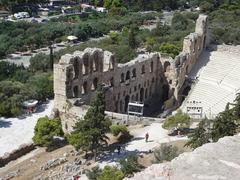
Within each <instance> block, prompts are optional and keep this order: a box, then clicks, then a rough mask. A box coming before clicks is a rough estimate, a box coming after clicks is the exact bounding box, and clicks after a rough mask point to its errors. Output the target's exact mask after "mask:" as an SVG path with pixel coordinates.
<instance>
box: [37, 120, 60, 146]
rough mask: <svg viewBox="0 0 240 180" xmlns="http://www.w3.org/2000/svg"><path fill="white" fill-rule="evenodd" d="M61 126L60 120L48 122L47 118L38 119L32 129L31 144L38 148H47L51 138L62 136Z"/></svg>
mask: <svg viewBox="0 0 240 180" xmlns="http://www.w3.org/2000/svg"><path fill="white" fill-rule="evenodd" d="M62 135H63V131H62V126H61V121H60V119H53V120H50V119H49V118H48V117H42V118H39V119H38V122H37V124H36V126H35V128H34V136H33V142H34V144H36V145H39V146H49V145H50V144H51V142H52V140H53V136H62Z"/></svg>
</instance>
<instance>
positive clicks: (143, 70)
mask: <svg viewBox="0 0 240 180" xmlns="http://www.w3.org/2000/svg"><path fill="white" fill-rule="evenodd" d="M144 73H145V66H144V65H142V74H144Z"/></svg>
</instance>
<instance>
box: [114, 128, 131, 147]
mask: <svg viewBox="0 0 240 180" xmlns="http://www.w3.org/2000/svg"><path fill="white" fill-rule="evenodd" d="M110 130H111V133H112V134H113V135H114V136H118V141H119V142H122V143H124V142H127V141H129V140H130V139H131V138H132V135H131V134H130V133H129V131H128V129H127V126H125V125H112V126H111V127H110Z"/></svg>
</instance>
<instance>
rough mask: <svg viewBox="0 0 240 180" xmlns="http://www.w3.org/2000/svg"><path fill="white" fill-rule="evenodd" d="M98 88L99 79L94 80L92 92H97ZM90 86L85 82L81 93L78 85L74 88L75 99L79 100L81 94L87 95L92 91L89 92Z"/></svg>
mask: <svg viewBox="0 0 240 180" xmlns="http://www.w3.org/2000/svg"><path fill="white" fill-rule="evenodd" d="M97 87H98V78H94V79H93V81H92V84H91V89H90V90H92V91H94V90H96V89H97ZM89 88H90V87H89V84H88V82H87V81H84V82H83V84H82V86H81V92H80V91H79V86H78V85H76V86H74V87H73V97H75V98H77V97H79V96H80V95H81V94H82V95H84V94H87V93H88V92H89V91H90V90H89Z"/></svg>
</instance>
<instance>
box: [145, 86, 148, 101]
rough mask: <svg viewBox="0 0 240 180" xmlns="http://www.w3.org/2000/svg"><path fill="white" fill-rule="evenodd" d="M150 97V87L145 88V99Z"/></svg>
mask: <svg viewBox="0 0 240 180" xmlns="http://www.w3.org/2000/svg"><path fill="white" fill-rule="evenodd" d="M147 98H148V89H147V88H146V90H145V99H147Z"/></svg>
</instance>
